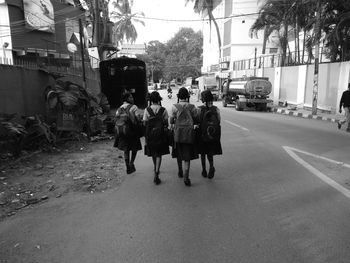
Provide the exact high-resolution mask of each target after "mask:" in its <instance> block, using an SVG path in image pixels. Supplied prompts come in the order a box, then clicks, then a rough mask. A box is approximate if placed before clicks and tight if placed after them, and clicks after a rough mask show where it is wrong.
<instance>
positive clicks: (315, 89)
mask: <svg viewBox="0 0 350 263" xmlns="http://www.w3.org/2000/svg"><path fill="white" fill-rule="evenodd" d="M316 12H317V13H316V24H315V37H316V46H315V71H314V85H313V89H312V115H316V114H317V99H318V71H319V56H320V54H319V50H320V33H321V32H320V31H321V0H318V1H317V11H316Z"/></svg>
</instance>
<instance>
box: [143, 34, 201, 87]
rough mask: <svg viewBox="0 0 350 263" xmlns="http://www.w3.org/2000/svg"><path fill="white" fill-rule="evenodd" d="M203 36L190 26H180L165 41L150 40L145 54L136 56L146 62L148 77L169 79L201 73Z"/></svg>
mask: <svg viewBox="0 0 350 263" xmlns="http://www.w3.org/2000/svg"><path fill="white" fill-rule="evenodd" d="M202 53H203V37H202V33H201V32H194V30H193V29H192V28H181V29H180V30H179V31H178V32H177V33H176V34H175V36H174V37H173V38H172V39H170V40H169V41H168V42H167V43H165V44H163V43H160V42H159V41H151V42H149V43H148V45H147V47H146V54H145V55H139V56H137V57H138V58H139V59H142V60H143V61H145V62H146V67H147V69H148V74H149V75H148V76H149V79H151V80H153V81H155V82H158V81H160V80H161V79H163V80H165V81H171V80H172V79H174V78H180V79H182V80H184V79H185V78H186V77H198V76H200V74H201V66H202Z"/></svg>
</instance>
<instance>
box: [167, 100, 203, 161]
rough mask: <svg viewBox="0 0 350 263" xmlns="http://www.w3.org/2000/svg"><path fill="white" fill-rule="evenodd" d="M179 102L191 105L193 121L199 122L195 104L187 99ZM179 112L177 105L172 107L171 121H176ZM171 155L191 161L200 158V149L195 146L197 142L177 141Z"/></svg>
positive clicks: (186, 105) (183, 104)
mask: <svg viewBox="0 0 350 263" xmlns="http://www.w3.org/2000/svg"><path fill="white" fill-rule="evenodd" d="M178 104H180V105H182V106H185V107H189V110H190V113H191V116H192V119H193V122H194V123H196V122H197V116H198V114H197V109H196V107H195V106H194V105H193V104H190V103H188V102H187V101H180V102H179V103H178ZM177 113H178V109H177V108H176V107H175V105H173V106H172V108H171V115H170V123H173V124H174V123H175V119H176V116H177ZM171 156H172V157H173V158H178V157H179V158H180V159H181V160H182V161H191V160H195V159H198V158H199V156H198V151H197V149H196V147H195V142H193V143H175V145H174V147H173V149H172V152H171Z"/></svg>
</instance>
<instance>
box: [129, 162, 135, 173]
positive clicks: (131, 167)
mask: <svg viewBox="0 0 350 263" xmlns="http://www.w3.org/2000/svg"><path fill="white" fill-rule="evenodd" d="M133 172H136V168H135V165H134V164H130V173H133Z"/></svg>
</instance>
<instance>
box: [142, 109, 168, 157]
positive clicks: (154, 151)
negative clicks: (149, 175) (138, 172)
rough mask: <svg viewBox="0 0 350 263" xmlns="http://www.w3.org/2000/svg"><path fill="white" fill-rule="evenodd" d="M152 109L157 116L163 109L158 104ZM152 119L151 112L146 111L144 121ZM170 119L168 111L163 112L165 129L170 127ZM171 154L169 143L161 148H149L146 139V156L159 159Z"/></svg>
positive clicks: (160, 146)
mask: <svg viewBox="0 0 350 263" xmlns="http://www.w3.org/2000/svg"><path fill="white" fill-rule="evenodd" d="M150 107H151V109H152V110H153V112H154V114H157V113H158V111H159V110H160V108H161V106H160V105H157V104H152V105H151V106H150ZM150 117H151V116H150V114H149V112H148V111H147V109H145V111H144V114H143V119H142V120H143V121H144V122H147V121H148V119H149V118H150ZM168 118H169V117H168V111H167V110H166V109H164V111H163V121H164V127H167V126H168ZM169 153H170V151H169V146H168V143H164V144H161V145H159V146H149V145H147V138H146V145H145V155H147V156H153V157H159V156H162V155H166V154H169Z"/></svg>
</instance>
